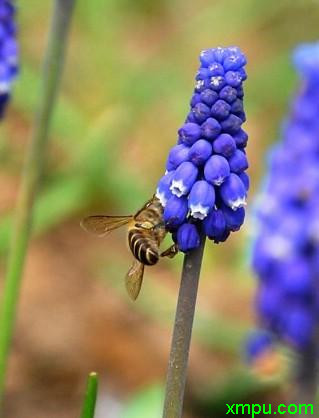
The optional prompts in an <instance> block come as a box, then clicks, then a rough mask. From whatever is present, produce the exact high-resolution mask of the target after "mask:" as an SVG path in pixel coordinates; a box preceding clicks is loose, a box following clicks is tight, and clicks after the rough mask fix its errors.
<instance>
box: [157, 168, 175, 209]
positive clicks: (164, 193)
mask: <svg viewBox="0 0 319 418" xmlns="http://www.w3.org/2000/svg"><path fill="white" fill-rule="evenodd" d="M173 175H174V171H169V172H168V173H166V174H165V175H164V176H163V177H162V178H161V179H160V181H159V182H158V185H157V190H156V197H157V198H158V199H159V201H160V202H161V205H162V206H163V207H164V206H165V205H166V203H167V201H168V199H170V198H171V197H172V196H173V194H172V192H171V190H170V187H171V184H172V178H173Z"/></svg>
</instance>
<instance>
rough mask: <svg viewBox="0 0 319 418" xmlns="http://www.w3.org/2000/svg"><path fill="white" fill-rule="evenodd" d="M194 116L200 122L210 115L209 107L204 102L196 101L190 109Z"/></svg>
mask: <svg viewBox="0 0 319 418" xmlns="http://www.w3.org/2000/svg"><path fill="white" fill-rule="evenodd" d="M192 112H193V115H194V118H195V120H196V121H197V122H199V123H202V122H205V120H206V119H207V118H208V117H209V116H210V108H209V107H208V106H207V105H205V104H204V103H201V102H200V103H197V104H196V105H195V106H194V107H193V109H192Z"/></svg>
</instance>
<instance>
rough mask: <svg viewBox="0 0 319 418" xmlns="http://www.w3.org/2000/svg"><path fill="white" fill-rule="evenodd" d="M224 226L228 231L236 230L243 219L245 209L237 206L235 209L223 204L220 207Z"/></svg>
mask: <svg viewBox="0 0 319 418" xmlns="http://www.w3.org/2000/svg"><path fill="white" fill-rule="evenodd" d="M222 211H223V214H224V217H225V221H226V226H227V228H228V229H229V230H230V231H238V230H239V229H240V227H241V226H242V224H243V223H244V219H245V209H244V208H238V209H237V210H232V209H230V208H229V207H228V206H223V208H222Z"/></svg>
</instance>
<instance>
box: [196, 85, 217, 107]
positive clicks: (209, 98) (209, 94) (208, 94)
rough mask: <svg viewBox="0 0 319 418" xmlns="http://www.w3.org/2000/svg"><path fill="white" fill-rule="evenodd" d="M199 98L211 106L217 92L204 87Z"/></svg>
mask: <svg viewBox="0 0 319 418" xmlns="http://www.w3.org/2000/svg"><path fill="white" fill-rule="evenodd" d="M200 99H201V101H202V102H203V103H205V104H206V105H207V106H212V105H213V104H214V103H215V102H216V100H217V99H218V94H217V93H216V91H213V90H211V89H205V90H203V91H202V92H201V94H200ZM195 104H196V103H194V105H192V106H195Z"/></svg>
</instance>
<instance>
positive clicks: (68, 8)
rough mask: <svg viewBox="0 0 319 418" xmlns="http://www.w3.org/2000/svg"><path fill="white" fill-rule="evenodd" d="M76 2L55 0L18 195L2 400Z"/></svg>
mask: <svg viewBox="0 0 319 418" xmlns="http://www.w3.org/2000/svg"><path fill="white" fill-rule="evenodd" d="M74 3H75V0H55V4H54V11H53V17H52V22H51V27H50V32H49V39H48V46H47V50H46V56H45V59H44V68H43V76H42V81H41V88H40V97H39V104H38V109H37V112H36V116H35V122H34V125H33V131H32V134H31V139H30V143H29V145H28V149H27V151H26V158H25V166H24V171H23V174H22V179H21V187H20V190H19V194H18V198H17V206H16V213H15V223H14V226H13V233H12V241H11V248H10V251H9V258H8V264H7V273H6V277H5V283H4V290H3V299H2V306H1V311H0V404H1V400H2V397H3V391H4V386H5V375H6V369H7V361H8V354H9V348H10V343H11V339H12V333H13V328H14V323H15V316H16V308H17V301H18V296H19V290H20V286H21V277H22V272H23V267H24V262H25V257H26V252H27V246H28V242H29V237H30V232H31V226H32V215H33V207H34V201H35V197H36V193H37V190H38V186H39V183H40V179H41V174H42V169H43V163H44V158H45V151H46V147H47V142H48V132H49V127H50V122H51V119H52V113H53V109H54V105H55V102H56V98H57V93H58V89H59V84H60V83H59V82H60V78H61V73H62V67H63V62H64V55H65V47H66V41H67V36H68V32H69V27H70V20H71V16H72V11H73V7H74Z"/></svg>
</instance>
